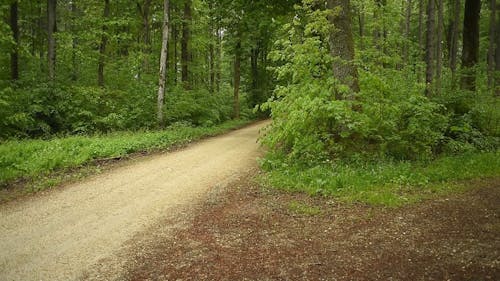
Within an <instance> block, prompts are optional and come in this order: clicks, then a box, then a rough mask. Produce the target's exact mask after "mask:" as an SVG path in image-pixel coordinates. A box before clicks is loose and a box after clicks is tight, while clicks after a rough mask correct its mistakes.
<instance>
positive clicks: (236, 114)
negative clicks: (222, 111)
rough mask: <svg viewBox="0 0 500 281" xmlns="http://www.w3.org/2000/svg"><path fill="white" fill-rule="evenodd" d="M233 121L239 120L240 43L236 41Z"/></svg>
mask: <svg viewBox="0 0 500 281" xmlns="http://www.w3.org/2000/svg"><path fill="white" fill-rule="evenodd" d="M233 74H234V97H233V102H234V104H233V111H234V119H239V118H240V79H241V41H240V40H239V39H238V43H236V49H235V54H234V73H233Z"/></svg>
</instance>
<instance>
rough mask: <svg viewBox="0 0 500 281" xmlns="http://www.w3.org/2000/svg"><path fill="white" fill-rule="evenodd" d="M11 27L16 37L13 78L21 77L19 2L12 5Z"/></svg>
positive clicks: (12, 60)
mask: <svg viewBox="0 0 500 281" xmlns="http://www.w3.org/2000/svg"><path fill="white" fill-rule="evenodd" d="M10 29H11V30H12V36H13V39H14V44H15V46H14V48H13V50H12V52H11V53H10V76H11V79H12V80H17V79H19V25H18V2H17V0H16V1H14V2H13V3H12V4H11V5H10Z"/></svg>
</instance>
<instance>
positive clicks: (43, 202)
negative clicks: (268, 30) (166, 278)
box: [0, 122, 267, 280]
mask: <svg viewBox="0 0 500 281" xmlns="http://www.w3.org/2000/svg"><path fill="white" fill-rule="evenodd" d="M266 124H267V123H266V122H260V123H257V124H254V125H251V126H249V127H246V128H243V129H240V130H237V131H233V132H231V133H228V134H225V135H222V136H219V137H214V138H210V139H207V140H204V141H201V142H198V143H196V144H193V145H191V146H189V147H187V148H185V149H182V150H178V151H175V152H171V153H166V154H161V155H154V156H149V157H144V158H142V159H138V160H133V161H130V162H128V163H125V164H124V165H122V166H121V167H117V168H114V169H111V170H110V171H107V172H105V173H103V174H101V175H98V176H95V177H92V178H89V179H87V180H84V181H83V182H80V183H76V184H71V185H69V186H66V187H64V188H61V189H58V190H53V191H51V192H48V193H47V194H43V195H36V196H32V197H29V198H26V199H21V200H18V201H14V202H10V203H7V204H5V205H3V206H0V237H1V238H0V280H76V279H81V278H82V274H84V273H85V272H86V271H87V270H89V268H92V267H95V266H96V264H97V265H98V264H99V261H101V260H103V259H107V258H108V259H109V257H111V256H113V254H114V253H116V252H118V251H120V249H121V248H123V247H124V245H125V244H126V243H128V242H127V241H129V240H130V239H132V238H133V237H134V235H135V234H137V233H139V232H141V231H144V230H145V229H148V227H150V226H151V225H153V224H154V223H155V222H156V221H158V220H160V219H161V218H162V217H164V216H167V215H168V216H176V214H177V213H178V212H179V216H180V215H182V214H181V213H180V212H185V210H186V209H188V210H189V206H190V205H192V204H194V203H196V202H199V201H200V200H203V195H204V194H206V193H207V192H208V191H209V190H210V189H211V188H212V187H214V186H216V185H218V184H220V183H223V182H227V181H231V180H232V179H234V178H237V177H238V176H241V175H243V174H245V173H246V172H247V171H249V170H250V169H252V168H255V166H256V165H257V164H256V158H257V157H258V156H259V155H260V154H261V150H260V148H259V145H258V144H257V142H256V140H257V138H258V135H259V131H260V129H261V128H263V127H264V126H265V125H266ZM181 210H182V211H181ZM129 242H130V241H129Z"/></svg>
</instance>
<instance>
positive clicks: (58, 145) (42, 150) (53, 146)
mask: <svg viewBox="0 0 500 281" xmlns="http://www.w3.org/2000/svg"><path fill="white" fill-rule="evenodd" d="M249 122H250V121H248V120H238V121H228V122H225V123H223V124H221V125H217V126H211V127H191V126H189V125H187V124H183V123H177V124H174V125H172V126H170V127H169V128H167V129H166V130H162V131H142V132H115V133H110V134H104V135H96V136H72V137H65V138H55V139H52V140H16V141H7V142H4V143H1V144H0V188H2V187H3V188H5V187H7V186H9V184H10V183H12V182H14V181H16V180H20V179H23V180H33V179H37V178H40V177H45V176H47V175H50V174H51V173H53V172H55V171H61V170H62V171H64V170H67V169H72V168H77V167H81V166H83V165H85V164H89V163H92V162H94V161H97V160H102V159H110V158H120V157H124V156H127V155H129V154H132V153H137V152H152V151H158V150H163V149H168V148H170V147H172V146H176V145H182V144H186V143H189V142H191V141H194V140H198V139H201V138H203V137H208V136H214V135H217V134H220V133H223V132H226V131H228V130H230V129H233V128H237V127H240V126H242V125H244V124H247V123H249ZM49 182H50V181H49ZM49 186H50V184H49Z"/></svg>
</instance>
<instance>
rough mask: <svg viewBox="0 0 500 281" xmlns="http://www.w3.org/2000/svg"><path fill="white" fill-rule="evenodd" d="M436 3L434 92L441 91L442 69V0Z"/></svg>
mask: <svg viewBox="0 0 500 281" xmlns="http://www.w3.org/2000/svg"><path fill="white" fill-rule="evenodd" d="M437 4H438V7H437V8H438V23H437V44H436V93H437V94H439V93H440V92H441V76H442V75H441V74H442V69H443V48H442V42H443V26H444V17H443V8H444V7H443V0H437Z"/></svg>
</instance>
